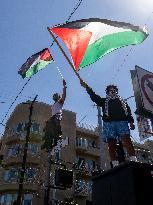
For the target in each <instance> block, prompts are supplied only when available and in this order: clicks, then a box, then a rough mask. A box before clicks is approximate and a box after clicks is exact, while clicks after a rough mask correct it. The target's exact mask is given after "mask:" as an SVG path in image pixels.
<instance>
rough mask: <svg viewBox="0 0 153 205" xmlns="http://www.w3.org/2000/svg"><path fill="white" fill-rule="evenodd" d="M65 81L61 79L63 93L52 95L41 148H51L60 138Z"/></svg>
mask: <svg viewBox="0 0 153 205" xmlns="http://www.w3.org/2000/svg"><path fill="white" fill-rule="evenodd" d="M66 88H67V86H66V81H65V80H64V79H63V94H62V96H61V95H60V94H59V93H55V94H54V95H53V97H52V98H53V100H54V104H53V105H52V106H51V117H50V118H49V120H48V121H47V122H46V125H45V128H44V132H45V133H44V137H43V140H44V141H45V142H44V144H43V145H42V149H47V150H51V149H52V148H53V147H55V146H56V145H57V141H58V140H59V139H61V138H62V129H61V120H62V108H63V105H64V101H65V98H66Z"/></svg>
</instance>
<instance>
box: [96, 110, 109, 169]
mask: <svg viewBox="0 0 153 205" xmlns="http://www.w3.org/2000/svg"><path fill="white" fill-rule="evenodd" d="M97 110H98V132H99V136H100V155H101V169H102V170H107V169H108V165H107V156H106V155H107V146H106V144H105V143H104V142H103V133H102V120H101V117H102V113H101V108H100V107H99V106H97Z"/></svg>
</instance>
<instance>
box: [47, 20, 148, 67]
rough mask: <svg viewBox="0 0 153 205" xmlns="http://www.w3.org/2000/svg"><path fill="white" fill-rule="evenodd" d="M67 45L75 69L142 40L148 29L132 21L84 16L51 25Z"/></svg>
mask: <svg viewBox="0 0 153 205" xmlns="http://www.w3.org/2000/svg"><path fill="white" fill-rule="evenodd" d="M49 30H50V31H51V32H54V33H55V34H56V35H58V36H59V37H60V38H61V39H62V40H63V41H64V43H65V44H66V45H67V47H68V49H69V51H70V54H71V56H72V59H73V63H74V66H75V68H76V70H80V69H81V68H83V67H85V66H88V65H90V64H92V63H94V62H95V61H97V60H98V59H100V58H101V57H103V56H105V55H106V54H108V53H110V52H112V51H114V50H115V49H118V48H121V47H123V46H128V45H135V44H139V43H141V42H143V41H144V40H145V38H146V37H147V36H148V34H147V31H146V30H145V29H144V28H140V27H139V26H133V25H131V24H129V23H124V22H116V21H110V20H107V19H97V18H90V19H82V20H78V21H73V22H69V23H66V24H63V25H57V26H54V27H53V28H50V29H49Z"/></svg>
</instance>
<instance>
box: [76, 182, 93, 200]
mask: <svg viewBox="0 0 153 205" xmlns="http://www.w3.org/2000/svg"><path fill="white" fill-rule="evenodd" d="M91 191H92V187H91V183H90V182H85V181H83V180H77V181H76V183H75V189H74V196H75V197H83V198H84V197H89V196H90V195H91Z"/></svg>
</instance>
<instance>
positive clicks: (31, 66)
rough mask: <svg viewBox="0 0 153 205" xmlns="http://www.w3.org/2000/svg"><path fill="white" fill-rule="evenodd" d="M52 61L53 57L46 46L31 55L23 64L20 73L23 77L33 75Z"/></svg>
mask: <svg viewBox="0 0 153 205" xmlns="http://www.w3.org/2000/svg"><path fill="white" fill-rule="evenodd" d="M52 61H53V58H52V56H51V53H50V51H49V49H48V48H45V49H43V50H42V51H40V52H38V53H35V54H34V55H32V56H31V57H29V58H28V59H27V61H26V62H25V63H24V64H23V65H22V66H21V68H20V70H19V71H18V73H19V74H20V75H21V76H22V78H26V77H31V76H32V75H34V74H35V73H37V72H38V71H39V70H41V69H43V68H45V67H46V66H47V65H48V64H49V63H51V62H52Z"/></svg>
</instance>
